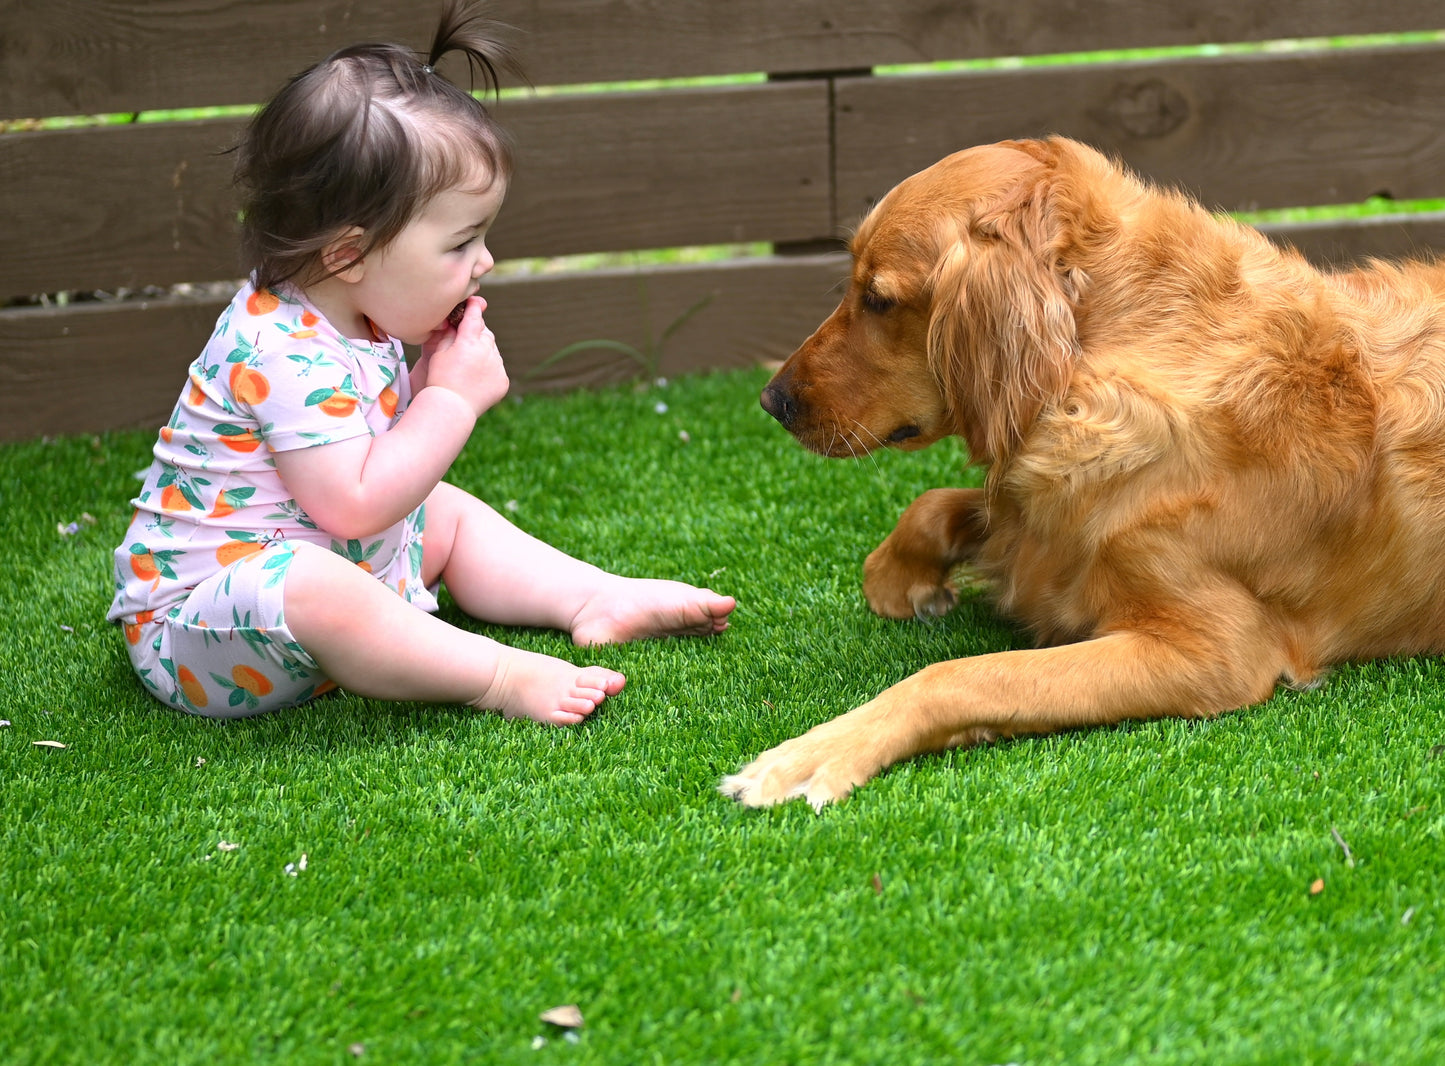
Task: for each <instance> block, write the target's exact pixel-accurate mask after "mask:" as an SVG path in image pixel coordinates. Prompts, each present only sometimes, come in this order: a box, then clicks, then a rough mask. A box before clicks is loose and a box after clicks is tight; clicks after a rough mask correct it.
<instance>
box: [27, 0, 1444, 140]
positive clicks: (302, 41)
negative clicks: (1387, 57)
mask: <svg viewBox="0 0 1445 1066" xmlns="http://www.w3.org/2000/svg"><path fill="white" fill-rule="evenodd" d="M439 6H440V5H439V4H433V3H397V2H396V0H349V2H348V3H346V4H345V5H338V4H336V3H335V2H334V0H250V2H248V3H246V4H214V3H210V4H178V3H159V2H154V0H115V2H109V3H96V2H93V0H92V2H86V0H0V69H3V70H4V71H5V77H4V78H3V79H0V119H3V118H39V117H43V116H47V115H73V114H90V113H102V112H126V111H140V110H147V109H154V108H174V107H198V106H208V105H215V104H252V103H258V102H260V101H261V100H264V99H266V98H268V97H269V96H270V95H271V93H272V92H274V91H275V89H276V88H277V87H279V86H280V85H281V84H282V83H283V82H284V81H285V79H286V78H288V77H289V76H291V75H292V74H294V73H296V72H297V71H299V70H301V69H303V68H305V67H307V66H309V65H310V64H311V63H313V62H315V61H317V60H318V59H320V58H322V57H323V56H325V55H327V54H328V53H330V52H331V51H333V50H335V49H337V48H340V47H343V46H345V45H348V44H352V43H355V42H357V41H362V40H388V41H398V42H400V43H402V44H408V45H411V46H413V47H418V48H419V47H423V46H424V43H425V42H426V41H428V40H429V39H430V34H431V31H432V29H433V26H434V24H435V18H436V12H437V10H438V8H439ZM489 10H490V11H491V13H492V14H493V15H494V16H495V17H496V18H497V19H499V20H500V21H502V22H505V23H508V24H510V25H512V26H513V27H516V29H517V30H518V31H520V32H519V33H518V34H517V44H518V50H519V52H520V54H521V57H522V59H523V62H524V64H525V66H526V68H527V70H528V72H529V75H530V78H531V81H532V82H533V84H537V85H549V84H573V83H579V82H597V81H618V80H629V79H637V78H669V77H690V76H697V75H717V74H734V73H743V72H770V73H794V72H803V71H817V70H848V69H858V68H864V67H871V66H874V65H877V64H887V63H915V62H927V61H933V60H948V59H969V58H977V57H986V56H999V55H1036V54H1045V53H1057V52H1075V51H1085V50H1091V49H1104V48H1140V47H1158V46H1172V45H1193V44H1207V43H1218V42H1245V41H1262V40H1271V39H1277V38H1290V37H1322V36H1337V35H1342V34H1372V33H1398V32H1402V31H1410V30H1434V29H1441V28H1445V13H1442V11H1441V9H1440V6H1439V4H1437V3H1435V2H1433V0H1380V2H1377V3H1370V4H1361V3H1358V2H1356V0H1274V2H1272V3H1269V4H1260V3H1255V2H1250V3H1221V2H1211V0H1179V2H1172V3H1167V4H1166V3H1160V2H1159V0H1112V2H1110V3H1104V4H1081V3H1077V2H1072V0H1067V2H1066V0H1060V2H1056V3H1035V4H1022V3H1019V2H1018V0H974V2H972V3H968V4H940V3H938V2H937V0H891V2H890V3H887V4H879V3H877V2H876V0H789V2H788V3H777V2H776V0H728V2H727V3H715V2H695V3H686V2H681V0H678V2H673V3H656V2H655V0H493V2H492V3H491V4H490V5H489Z"/></svg>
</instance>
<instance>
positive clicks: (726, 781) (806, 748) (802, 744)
mask: <svg viewBox="0 0 1445 1066" xmlns="http://www.w3.org/2000/svg"><path fill="white" fill-rule="evenodd" d="M840 722H842V719H834V720H833V721H832V722H825V723H823V724H822V725H820V726H817V727H815V728H813V729H811V730H809V731H808V732H807V733H804V734H803V735H802V736H800V737H794V738H793V739H792V740H789V741H786V742H784V743H782V744H779V745H778V746H777V747H776V748H772V749H770V750H768V751H765V752H763V753H762V754H761V755H759V756H758V757H757V758H756V759H754V760H753V761H752V762H750V763H748V764H747V765H746V766H744V767H743V768H742V769H741V770H739V771H738V772H737V773H735V774H730V775H728V776H727V777H724V778H723V779H722V784H720V785H719V786H718V791H719V792H721V793H722V794H723V795H724V796H728V797H730V798H732V799H735V800H737V801H738V802H739V803H742V804H745V805H746V806H749V807H770V806H772V805H773V804H775V803H782V802H783V801H784V800H790V799H797V798H802V799H805V800H807V801H808V803H810V804H811V805H812V807H813V809H814V810H815V811H821V810H822V809H823V807H824V806H825V805H826V804H829V803H833V802H835V801H837V800H840V799H842V798H843V797H844V796H846V795H848V793H850V792H852V791H853V789H854V788H856V787H857V786H859V785H861V784H863V783H864V782H865V781H867V780H868V779H869V778H871V777H872V776H873V775H874V774H876V773H877V772H878V771H879V769H881V767H880V766H879V765H878V764H877V763H876V762H875V761H873V760H872V759H870V757H869V755H868V752H867V750H866V747H864V746H862V745H859V744H858V743H856V742H855V740H854V738H853V737H852V736H851V732H852V731H851V730H850V729H848V728H847V727H846V726H840V725H839V723H840Z"/></svg>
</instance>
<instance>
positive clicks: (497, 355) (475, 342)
mask: <svg viewBox="0 0 1445 1066" xmlns="http://www.w3.org/2000/svg"><path fill="white" fill-rule="evenodd" d="M486 306H487V301H486V300H484V299H482V298H481V297H480V296H472V297H470V298H469V299H468V300H467V302H466V313H465V314H463V315H462V320H461V323H460V324H459V325H458V326H457V327H456V329H452V327H451V326H450V325H449V324H448V325H444V326H441V327H439V328H438V329H436V330H435V331H433V332H432V335H431V336H430V337H428V338H427V340H426V343H425V344H423V345H422V355H423V357H424V358H425V360H426V364H427V365H426V384H427V385H428V386H430V385H440V386H441V387H442V388H444V389H450V390H451V391H453V392H455V393H456V394H457V395H459V396H461V397H462V399H464V400H466V401H467V402H468V403H469V404H471V405H472V408H473V410H475V411H476V412H477V414H478V415H480V414H481V413H482V412H483V411H486V410H487V409H488V408H490V407H492V406H493V405H495V404H496V403H497V401H498V400H500V399H501V398H502V397H503V396H505V395H507V389H508V388H509V386H510V384H511V383H510V382H509V381H508V380H507V370H506V368H505V367H504V366H503V365H502V353H501V352H500V351H498V349H497V338H496V336H495V335H493V333H492V331H491V330H489V329H488V328H487V325H486V323H485V322H483V321H482V312H483V311H484V310H486Z"/></svg>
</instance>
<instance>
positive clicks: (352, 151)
mask: <svg viewBox="0 0 1445 1066" xmlns="http://www.w3.org/2000/svg"><path fill="white" fill-rule="evenodd" d="M499 28H500V27H498V26H497V24H496V23H494V22H491V21H490V20H488V19H485V18H483V17H482V16H481V15H479V14H478V13H477V11H476V9H475V8H474V7H473V6H472V4H471V3H469V2H468V0H448V3H447V5H446V7H445V8H444V9H443V11H442V16H441V21H440V22H439V23H438V25H437V30H436V34H435V36H434V37H433V38H432V45H431V51H430V52H429V53H427V55H426V56H424V57H423V56H421V55H420V54H418V53H416V52H413V51H412V50H411V49H409V48H404V47H402V46H400V45H394V44H357V45H352V46H351V47H349V48H343V49H341V50H340V51H339V52H335V53H333V54H332V55H330V56H328V57H327V58H326V59H323V60H322V61H321V62H320V63H317V64H316V65H315V66H314V67H311V68H310V69H309V70H306V71H303V72H302V73H300V74H298V75H296V77H294V78H292V79H291V81H290V82H289V83H287V85H286V86H285V87H284V88H283V89H282V90H281V91H280V92H279V93H277V94H276V96H275V97H274V98H273V99H272V100H271V102H270V103H269V104H267V105H266V106H265V107H264V108H262V109H261V111H260V112H258V113H257V115H256V117H255V118H254V119H252V121H251V124H250V126H249V127H248V128H247V129H246V132H245V135H244V137H243V139H242V141H241V143H240V144H239V145H238V151H237V160H236V184H237V185H238V186H240V187H241V189H242V191H243V212H244V213H243V216H242V221H241V254H242V261H243V265H244V266H245V268H246V269H247V270H248V271H252V272H254V275H255V281H256V286H257V288H262V289H264V288H269V287H271V286H274V285H278V284H280V283H281V282H285V281H296V282H297V283H298V284H310V283H313V282H314V281H316V280H318V279H319V278H320V277H324V276H326V275H327V274H328V273H337V272H339V270H342V269H345V267H346V263H344V262H343V263H340V264H339V265H337V266H336V267H334V268H333V269H331V270H329V271H328V270H326V269H325V268H324V267H323V265H322V263H321V253H322V250H323V249H324V248H326V246H327V245H328V244H330V243H331V242H332V241H334V240H335V239H336V238H338V237H340V236H342V235H343V234H344V233H345V232H346V231H347V230H348V229H350V228H351V227H353V226H354V227H359V228H360V229H361V230H362V235H361V237H360V238H359V239H358V243H357V247H356V250H355V252H356V256H357V257H360V258H364V257H365V256H366V255H368V254H369V253H371V252H373V251H377V250H379V249H381V248H384V247H386V245H387V244H389V243H390V242H391V241H393V240H395V239H396V237H397V235H398V234H400V233H401V231H402V230H403V229H404V228H405V227H406V225H407V223H409V222H410V221H411V220H412V219H413V218H414V217H416V215H417V214H418V213H419V212H420V211H421V210H422V209H423V208H425V206H426V204H427V203H428V202H429V201H430V200H431V199H432V198H433V197H434V196H436V195H437V194H438V193H441V192H444V191H446V190H447V189H451V188H454V187H456V186H458V185H460V184H462V183H464V182H467V181H469V180H473V179H476V180H478V181H479V187H480V188H483V189H484V188H488V187H490V186H491V184H492V183H493V182H495V181H498V180H501V181H507V180H509V179H510V178H511V174H512V151H511V144H510V142H509V140H508V138H507V136H506V133H505V132H504V131H503V130H502V128H501V127H500V126H498V125H497V123H496V122H495V121H494V120H493V118H492V116H491V115H490V114H489V113H488V111H487V109H486V108H485V107H484V106H483V105H482V103H481V101H479V100H478V99H477V98H476V97H475V96H473V95H472V94H471V93H469V92H465V91H463V90H462V89H461V88H459V87H458V86H456V85H454V84H452V82H450V81H448V80H447V79H446V78H444V77H443V76H442V75H441V74H439V73H437V71H436V66H437V63H438V62H439V61H440V60H441V58H442V57H443V56H445V55H447V54H448V53H449V52H461V53H462V54H463V55H465V56H466V58H467V66H468V69H469V71H470V72H471V74H472V77H473V79H474V81H475V78H476V76H477V74H478V73H480V75H481V81H482V88H483V89H484V90H491V91H492V92H493V93H495V92H496V91H497V88H498V79H497V67H498V66H501V67H505V68H507V69H509V70H512V71H514V72H516V73H517V74H519V75H520V73H521V72H520V70H519V69H518V67H517V64H516V61H515V60H514V58H513V56H512V54H511V52H510V50H509V49H508V48H507V47H506V46H505V45H503V44H502V43H500V42H499V40H498V39H497V36H496V31H497V30H498V29H499Z"/></svg>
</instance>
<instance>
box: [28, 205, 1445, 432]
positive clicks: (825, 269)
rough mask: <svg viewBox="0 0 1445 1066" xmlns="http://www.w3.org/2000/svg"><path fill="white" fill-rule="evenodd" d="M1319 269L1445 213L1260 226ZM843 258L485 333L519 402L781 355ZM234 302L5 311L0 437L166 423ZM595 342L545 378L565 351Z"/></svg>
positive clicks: (552, 289) (1412, 233)
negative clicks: (649, 369)
mask: <svg viewBox="0 0 1445 1066" xmlns="http://www.w3.org/2000/svg"><path fill="white" fill-rule="evenodd" d="M1261 228H1262V229H1263V230H1264V231H1265V232H1266V233H1268V234H1269V236H1270V237H1271V238H1272V239H1273V240H1276V241H1278V242H1279V243H1281V244H1285V245H1291V246H1294V247H1297V248H1299V249H1300V250H1301V251H1302V252H1304V253H1305V254H1306V255H1308V256H1310V257H1311V258H1312V259H1314V260H1316V261H1317V262H1319V263H1320V264H1321V265H1323V266H1331V265H1338V266H1345V265H1348V264H1349V263H1350V262H1352V261H1353V260H1356V259H1359V258H1363V257H1365V256H1379V257H1388V258H1393V257H1398V256H1405V255H1411V254H1424V253H1429V252H1430V251H1431V250H1432V249H1445V213H1442V214H1437V215H1425V216H1393V217H1386V218H1378V219H1361V220H1357V221H1349V222H1329V223H1312V224H1292V225H1285V224H1277V225H1271V226H1267V227H1261ZM847 272H848V259H847V256H845V255H842V254H826V255H817V256H805V257H798V258H787V257H771V258H764V259H758V260H741V261H735V262H730V263H721V264H711V265H700V266H691V267H671V268H654V269H652V270H648V271H641V272H634V271H596V272H592V273H589V274H582V275H556V276H540V277H522V278H508V279H495V280H492V281H489V282H488V283H487V286H486V288H485V289H484V291H485V293H486V295H487V298H488V300H489V301H490V305H491V306H490V308H489V310H488V311H487V321H488V324H489V325H490V326H491V327H492V328H493V329H494V330H495V332H496V334H497V336H498V338H499V341H500V343H501V345H502V349H503V351H504V353H505V354H506V361H507V367H508V371H509V373H510V374H511V376H512V380H513V387H514V389H515V390H517V391H518V392H527V391H533V390H552V389H565V388H573V387H577V386H582V385H596V384H603V383H607V382H615V381H619V380H625V379H627V378H628V377H630V376H634V375H637V374H639V373H640V372H641V369H642V365H643V364H644V363H647V364H648V365H649V366H654V365H655V367H656V370H657V372H660V373H663V374H669V375H672V374H679V373H686V372H691V371H698V370H712V369H719V368H724V367H740V366H749V365H753V364H755V363H758V362H767V361H772V360H777V359H782V358H785V357H786V356H787V355H788V354H789V353H790V352H792V350H793V349H794V348H795V347H796V346H797V345H798V344H800V343H802V341H803V340H804V339H805V338H806V337H807V336H808V335H809V334H810V333H811V332H812V331H813V329H814V328H816V326H817V325H818V323H819V322H821V321H822V319H823V318H824V317H826V316H827V314H828V313H829V312H830V311H831V310H832V309H833V307H834V306H835V305H836V303H837V301H838V298H839V295H840V292H841V283H842V282H843V280H844V279H845V278H846V276H847ZM223 306H224V301H218V300H216V299H192V298H178V297H170V298H165V299H160V300H154V301H133V302H117V303H109V304H106V303H97V304H88V305H83V306H71V307H69V308H64V309H50V310H39V309H32V308H25V309H12V310H6V311H0V352H3V353H4V357H3V358H0V440H23V439H27V438H30V437H34V436H38V435H40V434H51V435H56V434H65V433H90V432H99V431H102V430H107V429H124V428H131V427H135V426H151V425H157V426H158V425H160V424H161V423H163V422H164V421H165V419H166V418H167V417H168V416H169V414H170V408H171V405H172V404H173V403H174V402H175V398H176V396H177V395H178V394H179V389H180V387H181V379H182V377H183V376H184V373H185V367H186V365H187V364H188V363H189V362H190V360H191V359H192V358H193V357H194V354H195V353H196V352H199V351H200V349H201V346H202V345H203V344H204V343H205V340H206V338H207V337H208V336H209V335H210V331H211V328H212V326H213V325H214V322H215V319H216V316H217V315H218V314H219V313H220V311H221V308H222V307H223ZM596 340H602V341H609V342H617V343H620V344H625V345H629V346H631V347H632V348H633V349H635V350H636V352H637V353H638V354H639V356H640V357H641V358H640V359H639V358H636V357H629V356H628V355H626V354H623V353H619V352H618V351H616V350H615V349H613V348H611V347H610V346H607V347H604V346H601V345H598V346H593V347H590V348H586V347H584V348H583V349H582V350H580V351H578V352H577V353H576V354H575V355H574V356H571V357H569V358H566V359H563V360H560V361H558V362H556V363H555V364H553V365H552V366H550V367H548V368H546V369H543V370H540V371H539V370H538V368H539V367H541V366H542V364H544V363H545V362H546V361H547V360H548V358H549V357H551V356H552V355H554V354H555V353H557V352H559V351H561V350H562V349H564V348H566V347H568V346H571V345H578V344H579V343H582V342H587V341H596Z"/></svg>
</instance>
